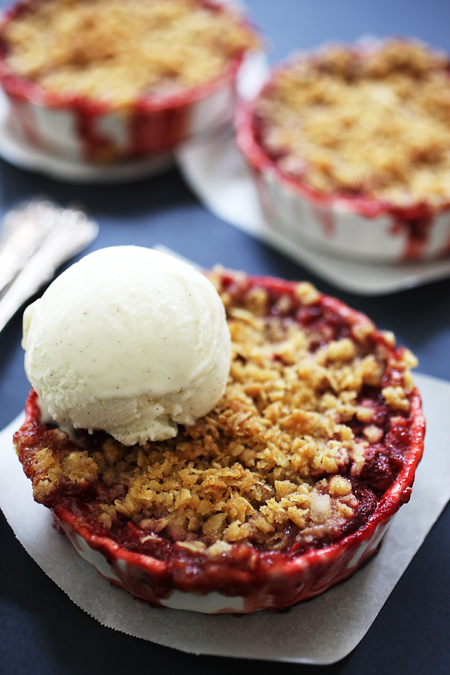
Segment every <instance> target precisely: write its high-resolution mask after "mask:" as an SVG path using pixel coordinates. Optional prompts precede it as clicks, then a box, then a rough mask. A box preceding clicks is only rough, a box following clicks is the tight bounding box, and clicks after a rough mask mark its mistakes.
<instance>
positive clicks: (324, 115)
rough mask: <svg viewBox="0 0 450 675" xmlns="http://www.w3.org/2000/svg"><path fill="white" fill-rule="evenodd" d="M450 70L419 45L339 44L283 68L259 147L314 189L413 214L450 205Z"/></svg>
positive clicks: (264, 109) (266, 107)
mask: <svg viewBox="0 0 450 675" xmlns="http://www.w3.org/2000/svg"><path fill="white" fill-rule="evenodd" d="M448 69H449V63H448V60H447V58H444V56H442V55H441V54H439V53H438V52H436V51H432V50H431V49H430V48H429V47H427V46H426V45H425V44H423V43H421V42H419V41H415V40H396V39H392V40H387V41H386V42H384V43H381V44H380V45H378V46H377V47H375V48H372V49H371V48H367V47H363V48H353V49H352V48H349V47H348V46H345V45H344V46H342V45H336V46H332V47H328V48H326V49H324V50H323V51H319V52H318V53H317V54H316V55H313V56H311V57H307V58H302V59H299V60H297V61H293V62H292V64H290V65H289V66H288V67H286V68H284V69H280V70H279V71H278V73H277V74H276V76H275V78H274V81H273V83H272V84H271V86H270V87H269V88H268V89H267V90H266V93H264V94H263V95H262V97H261V99H260V100H259V102H258V103H257V107H256V113H257V116H258V118H259V119H260V120H262V122H263V130H262V132H261V133H262V136H261V142H262V143H263V145H264V147H265V148H266V149H267V150H268V152H269V153H270V154H273V155H274V156H276V157H277V158H280V157H281V158H280V159H277V161H278V163H279V166H280V168H282V169H283V170H284V171H286V172H288V173H289V174H291V175H294V176H298V177H300V178H301V179H302V181H304V182H305V183H306V184H308V185H309V186H310V187H312V188H313V189H315V190H318V191H320V192H323V193H326V194H330V193H336V192H341V193H342V192H343V193H344V194H347V195H348V194H350V195H351V194H354V193H356V194H362V195H369V196H376V197H378V198H381V199H383V200H384V199H385V200H388V201H389V202H391V203H393V204H394V205H396V206H400V207H405V206H409V205H411V204H415V203H420V202H422V201H424V200H425V201H427V202H428V203H431V204H432V205H434V206H439V205H442V204H444V203H446V202H448V201H449V200H450V152H449V148H450V86H449V84H450V80H449V70H448Z"/></svg>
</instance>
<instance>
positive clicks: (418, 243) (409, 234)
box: [390, 216, 433, 260]
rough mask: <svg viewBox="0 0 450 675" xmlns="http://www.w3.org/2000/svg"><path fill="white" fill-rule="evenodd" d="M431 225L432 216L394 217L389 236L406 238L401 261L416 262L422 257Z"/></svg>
mask: <svg viewBox="0 0 450 675" xmlns="http://www.w3.org/2000/svg"><path fill="white" fill-rule="evenodd" d="M432 224H433V217H432V216H419V217H417V218H407V219H403V218H397V217H394V219H393V222H392V226H391V230H390V232H391V234H392V235H393V236H397V235H405V236H406V241H405V248H404V250H403V255H402V258H403V260H418V259H420V258H422V257H423V256H424V254H425V252H426V249H427V246H428V242H429V238H430V229H431V227H432Z"/></svg>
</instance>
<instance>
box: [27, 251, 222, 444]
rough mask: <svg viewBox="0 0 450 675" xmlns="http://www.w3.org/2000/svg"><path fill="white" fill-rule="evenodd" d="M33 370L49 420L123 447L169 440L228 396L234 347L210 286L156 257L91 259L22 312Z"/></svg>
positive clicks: (136, 254) (99, 255) (100, 255)
mask: <svg viewBox="0 0 450 675" xmlns="http://www.w3.org/2000/svg"><path fill="white" fill-rule="evenodd" d="M22 346H23V348H24V349H25V371H26V374H27V376H28V379H29V380H30V382H31V385H32V386H33V388H34V389H35V391H36V392H37V394H38V396H39V398H40V400H41V401H42V402H43V404H44V406H43V407H44V408H46V409H47V412H48V414H49V415H50V416H51V418H53V419H54V420H55V421H58V422H69V423H71V424H72V426H73V427H75V428H82V429H87V430H89V431H93V430H95V429H103V430H104V431H107V432H108V433H109V434H111V435H112V436H113V437H114V438H116V439H117V440H119V441H121V442H122V443H124V444H125V445H133V444H135V443H139V444H144V443H145V442H146V441H147V440H163V439H166V438H171V437H174V436H176V434H177V424H178V423H180V424H192V423H193V422H194V421H195V419H197V418H198V417H201V416H203V415H205V414H206V413H208V412H209V411H210V410H211V409H212V408H213V407H214V406H215V405H216V403H217V402H218V401H219V400H220V398H221V397H222V396H223V393H224V391H225V387H226V382H227V378H228V373H229V369H230V361H231V340H230V333H229V330H228V325H227V322H226V318H225V310H224V306H223V303H222V301H221V299H220V297H219V295H218V293H217V291H216V289H215V288H214V286H213V285H212V283H211V282H210V281H209V280H208V279H207V278H206V277H205V276H204V275H203V274H202V273H201V272H198V271H197V270H195V269H194V268H193V267H191V266H190V265H189V264H187V263H184V262H181V261H180V260H178V259H176V258H174V257H172V256H170V255H167V254H163V253H160V252H157V251H154V250H152V249H147V248H140V247H137V246H117V247H112V248H105V249H101V250H98V251H96V252H94V253H91V254H90V255H87V256H86V257H85V258H83V259H82V260H81V261H80V262H77V263H75V264H74V265H72V266H71V267H69V268H68V269H67V270H66V271H65V272H63V273H62V274H61V275H60V276H59V277H57V278H56V279H55V280H54V281H53V283H52V284H51V285H50V286H49V288H48V289H47V290H46V291H45V293H44V294H43V296H42V297H41V298H40V299H39V300H36V302H34V303H33V304H31V305H30V306H29V307H27V309H26V310H25V313H24V319H23V342H22Z"/></svg>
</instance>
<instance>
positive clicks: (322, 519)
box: [33, 271, 415, 556]
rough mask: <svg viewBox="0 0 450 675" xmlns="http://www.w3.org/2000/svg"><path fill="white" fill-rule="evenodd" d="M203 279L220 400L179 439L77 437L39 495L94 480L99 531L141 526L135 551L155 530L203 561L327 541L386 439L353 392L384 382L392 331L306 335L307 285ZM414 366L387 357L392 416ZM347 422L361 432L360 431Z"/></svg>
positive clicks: (314, 297)
mask: <svg viewBox="0 0 450 675" xmlns="http://www.w3.org/2000/svg"><path fill="white" fill-rule="evenodd" d="M210 278H211V279H212V281H213V282H214V283H215V285H216V287H217V288H218V290H219V292H220V293H221V295H222V298H223V301H224V304H225V307H226V310H227V316H228V323H229V327H230V332H231V337H232V348H233V353H232V364H231V371H230V377H229V381H228V385H227V389H226V393H225V395H224V397H223V399H222V400H221V401H220V403H219V404H218V405H217V406H216V407H215V408H214V409H213V410H212V411H211V412H210V413H209V414H208V415H206V416H205V417H204V418H202V419H199V420H197V422H196V423H195V424H194V425H192V426H189V427H181V428H180V431H179V434H178V436H177V437H176V438H175V439H170V440H167V441H163V442H149V443H147V444H146V445H145V446H134V447H132V448H128V447H125V446H123V445H121V444H120V443H118V442H117V441H115V440H114V439H112V438H110V437H108V438H106V440H103V441H102V442H101V444H99V442H97V444H95V443H94V444H92V441H91V440H90V439H92V436H88V435H86V436H85V437H84V441H83V439H82V440H81V442H80V443H79V447H78V448H77V450H76V451H75V450H73V446H72V449H70V450H66V451H64V452H61V453H59V454H58V453H55V452H52V451H51V450H49V449H48V448H43V449H41V450H40V451H39V453H40V454H39V457H38V458H37V459H36V460H35V461H36V463H37V464H38V465H39V469H38V472H37V475H38V478H37V479H36V480H33V483H34V495H35V498H36V499H37V500H38V501H42V502H44V503H45V502H46V501H49V500H51V497H52V494H54V491H55V488H56V487H58V486H59V485H61V484H62V483H66V484H67V483H72V484H73V483H75V484H77V483H82V482H83V480H84V481H87V482H89V483H91V484H93V485H95V484H96V483H97V481H98V480H101V482H102V484H103V486H104V487H105V494H109V495H110V498H109V499H105V501H103V502H102V504H101V506H99V509H98V511H97V513H96V516H95V517H96V518H97V519H98V522H100V523H101V526H102V527H103V528H104V531H106V532H108V530H109V529H110V528H112V527H113V526H114V523H115V522H116V521H117V519H118V518H119V519H120V518H126V519H129V520H131V522H133V523H134V524H135V525H136V526H137V527H139V528H141V529H142V531H144V534H143V535H142V537H141V543H144V542H151V541H153V540H155V539H158V536H159V535H160V533H162V532H164V533H165V534H166V535H167V536H169V538H171V539H174V540H175V541H178V542H179V543H181V545H182V546H183V547H185V548H187V549H190V550H191V551H206V552H207V553H208V554H209V555H210V556H215V555H220V554H221V553H223V552H224V551H226V550H227V548H229V546H230V545H231V544H232V543H235V542H244V543H252V544H260V545H264V546H267V547H268V548H272V549H277V548H282V547H283V546H286V545H288V544H289V541H291V543H292V539H291V540H289V537H292V532H293V531H295V537H296V541H300V542H304V543H307V542H308V541H311V539H315V540H316V541H317V540H321V539H322V538H326V537H327V536H330V535H331V536H332V534H333V532H334V531H337V530H338V529H339V527H340V526H342V524H343V523H345V522H346V521H348V520H349V519H351V518H352V517H353V516H354V514H355V510H356V507H357V504H358V502H357V499H356V496H355V494H354V488H353V486H352V482H351V478H352V477H355V476H358V475H359V474H360V473H361V471H362V469H363V467H364V464H365V458H366V453H367V451H368V449H369V447H370V445H371V444H374V443H378V442H379V441H381V440H382V437H383V435H384V431H383V429H382V428H380V427H379V426H378V424H377V420H376V417H375V414H374V408H373V407H372V406H371V405H370V401H369V402H367V400H366V399H365V398H364V396H361V392H362V389H363V387H375V388H376V390H377V391H380V390H381V389H382V388H383V387H382V385H383V382H384V380H383V377H385V373H386V364H387V361H388V360H389V359H391V360H392V358H391V357H389V356H388V353H389V350H390V349H392V336H389V335H388V336H386V340H374V339H373V338H374V333H375V327H374V326H373V324H372V323H371V322H370V321H369V320H368V319H366V318H365V317H361V318H360V319H359V320H358V321H355V322H354V323H353V324H352V323H351V322H350V331H349V333H348V335H346V336H345V337H342V338H339V339H328V340H327V339H326V335H327V334H326V330H325V331H323V330H322V331H321V332H320V333H319V334H318V333H317V332H316V331H315V330H314V329H313V330H306V329H303V328H302V327H300V326H299V324H298V323H297V321H296V320H294V319H293V318H292V316H293V314H292V311H291V310H292V308H293V306H294V307H295V306H298V302H299V301H300V302H301V305H302V306H303V307H305V308H308V307H312V308H314V307H315V306H317V305H318V302H319V301H320V294H319V293H318V292H317V291H316V290H315V289H314V287H312V286H311V285H310V284H307V283H299V284H297V285H296V286H295V290H294V293H293V294H292V295H289V294H284V295H283V294H282V295H280V298H279V299H278V300H277V302H276V303H275V305H273V306H272V305H271V302H272V301H271V300H270V299H269V294H268V291H267V290H266V289H264V288H258V287H254V288H252V289H251V290H250V291H248V292H245V293H244V294H242V293H240V292H238V293H237V295H236V290H235V289H236V287H237V288H239V287H240V285H245V276H242V277H240V276H239V275H236V276H235V277H234V283H235V288H234V290H233V289H232V290H231V291H228V290H226V289H225V290H222V289H221V282H220V281H219V280H220V278H221V272H220V271H217V273H214V274H212V275H211V277H210ZM241 295H242V296H243V299H242V300H240V301H239V302H238V301H236V297H240V296H241ZM296 303H297V305H296ZM269 310H270V311H269ZM268 315H269V316H268ZM318 335H319V336H320V340H321V343H320V344H319V345H317V344H316V342H317V339H318ZM391 365H392V364H391ZM414 365H415V358H414V357H413V356H412V355H411V353H410V352H409V351H407V350H404V351H402V350H399V351H398V352H396V356H395V371H396V373H397V375H396V378H395V385H393V386H386V387H385V388H384V389H383V393H384V395H385V397H386V404H387V407H388V409H391V410H392V411H393V413H394V414H397V412H398V413H399V414H401V413H407V412H408V407H409V402H408V394H409V393H410V392H411V389H412V387H413V383H412V379H411V376H410V373H409V367H412V366H414ZM351 420H357V421H358V423H360V424H361V426H362V428H363V432H362V433H361V434H359V435H358V437H355V434H354V432H353V430H352V426H351V425H350V421H351ZM54 433H56V434H58V439H60V438H62V436H63V435H64V434H63V432H62V431H60V430H56V431H55V432H54ZM94 437H95V435H94ZM90 445H92V448H91V449H84V450H83V449H82V448H83V447H86V446H90ZM116 486H119V487H120V488H121V490H119V491H117V490H116ZM108 490H110V491H111V492H110V493H108ZM111 495H112V496H111Z"/></svg>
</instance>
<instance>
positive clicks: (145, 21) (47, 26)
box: [2, 0, 257, 106]
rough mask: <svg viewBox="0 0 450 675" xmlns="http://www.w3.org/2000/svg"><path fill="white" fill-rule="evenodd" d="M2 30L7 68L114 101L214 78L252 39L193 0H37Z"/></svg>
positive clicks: (228, 17) (54, 87)
mask: <svg viewBox="0 0 450 675" xmlns="http://www.w3.org/2000/svg"><path fill="white" fill-rule="evenodd" d="M2 37H3V43H4V45H5V46H6V62H7V64H8V65H9V67H10V69H11V71H12V72H13V73H16V74H18V75H20V76H22V77H25V78H29V79H31V80H33V81H35V82H38V83H39V84H40V85H42V87H44V88H45V89H47V90H50V91H55V92H58V93H62V94H67V95H70V96H73V95H75V96H77V95H78V96H87V97H89V98H92V99H94V100H102V101H106V102H108V103H112V104H114V105H117V106H125V105H127V104H130V103H133V102H135V101H136V100H137V99H140V98H141V97H143V96H144V95H146V94H161V95H164V94H169V93H172V92H174V91H178V90H179V89H180V88H184V87H190V86H193V85H196V84H198V83H201V82H205V81H207V80H210V79H212V78H215V77H217V76H219V75H220V74H221V73H222V72H223V71H224V69H225V68H226V66H227V64H228V63H229V61H230V59H232V58H234V57H237V56H239V55H241V54H242V52H243V51H245V50H247V49H249V48H254V47H256V45H257V40H256V37H255V34H254V33H253V32H252V31H251V30H250V28H249V27H248V26H246V25H245V23H244V22H243V21H242V20H241V19H240V18H239V17H238V16H237V15H236V14H233V13H232V12H230V11H229V10H226V11H219V10H218V9H217V8H211V7H208V5H207V4H206V3H205V4H203V3H202V2H199V1H198V0H147V1H146V2H143V1H142V0H96V1H95V2H91V1H90V0H42V1H40V2H36V3H33V4H31V3H30V7H29V8H28V9H27V10H26V11H22V12H20V13H19V14H18V15H17V16H16V17H14V19H13V20H11V21H10V22H8V23H7V24H6V27H5V28H4V30H3V36H2Z"/></svg>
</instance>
